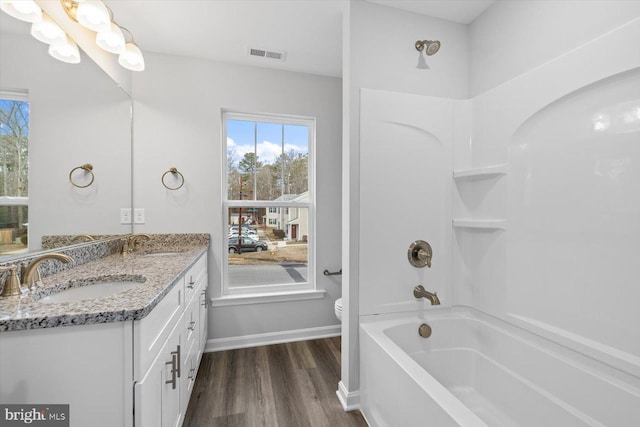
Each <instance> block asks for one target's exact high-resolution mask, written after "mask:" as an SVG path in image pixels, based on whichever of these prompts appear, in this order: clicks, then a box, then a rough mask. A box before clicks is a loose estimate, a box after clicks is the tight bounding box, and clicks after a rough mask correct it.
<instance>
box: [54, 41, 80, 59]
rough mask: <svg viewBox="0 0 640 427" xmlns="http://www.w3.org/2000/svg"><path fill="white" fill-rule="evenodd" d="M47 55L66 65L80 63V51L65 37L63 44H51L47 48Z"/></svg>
mask: <svg viewBox="0 0 640 427" xmlns="http://www.w3.org/2000/svg"><path fill="white" fill-rule="evenodd" d="M49 55H51V56H53V57H54V58H56V59H57V60H59V61H62V62H66V63H67V64H77V63H79V62H80V50H79V49H78V45H77V44H76V43H75V42H74V41H73V40H71V39H70V38H69V36H67V37H66V40H65V42H64V43H57V44H52V45H51V46H49Z"/></svg>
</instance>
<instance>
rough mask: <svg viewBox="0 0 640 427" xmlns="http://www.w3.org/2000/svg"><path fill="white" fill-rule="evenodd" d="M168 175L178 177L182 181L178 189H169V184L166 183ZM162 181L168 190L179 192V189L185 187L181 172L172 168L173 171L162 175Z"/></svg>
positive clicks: (170, 170)
mask: <svg viewBox="0 0 640 427" xmlns="http://www.w3.org/2000/svg"><path fill="white" fill-rule="evenodd" d="M168 173H170V174H172V175H177V176H178V177H179V179H180V185H178V186H177V187H169V186H168V185H167V183H166V182H164V178H165V177H166V176H167V174H168ZM161 181H162V185H164V186H165V188H166V189H167V190H177V189H179V188H181V187H182V186H183V185H184V175H182V174H181V173H180V172H178V169H176V168H171V169H169V170H168V171H166V172H165V173H163V174H162V178H161Z"/></svg>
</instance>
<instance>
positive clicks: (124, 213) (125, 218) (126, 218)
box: [120, 208, 131, 224]
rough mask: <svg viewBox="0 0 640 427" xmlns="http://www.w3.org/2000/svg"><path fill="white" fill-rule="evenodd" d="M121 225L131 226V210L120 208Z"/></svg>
mask: <svg viewBox="0 0 640 427" xmlns="http://www.w3.org/2000/svg"><path fill="white" fill-rule="evenodd" d="M120 224H131V208H120Z"/></svg>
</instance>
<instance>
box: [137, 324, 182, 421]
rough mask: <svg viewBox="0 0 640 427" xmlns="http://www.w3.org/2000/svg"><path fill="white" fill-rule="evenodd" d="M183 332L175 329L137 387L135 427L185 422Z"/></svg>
mask: <svg viewBox="0 0 640 427" xmlns="http://www.w3.org/2000/svg"><path fill="white" fill-rule="evenodd" d="M181 323H182V322H180V324H181ZM181 332H182V331H181V330H180V328H176V329H174V331H173V333H172V334H171V335H170V336H169V338H168V339H167V340H166V341H165V343H164V345H163V346H162V348H161V349H160V351H159V352H158V356H157V357H156V358H155V360H154V361H153V364H152V365H151V367H150V368H149V370H148V371H147V373H146V375H145V376H144V378H143V379H142V381H138V382H137V383H136V385H135V403H134V405H135V409H134V410H135V420H136V423H135V425H136V427H138V426H141V427H176V426H180V423H181V422H182V411H181V408H180V376H182V375H183V374H182V369H181V365H182V361H181V360H180V359H181V357H182V354H181V350H182V348H181V346H180V340H181V336H182V334H181Z"/></svg>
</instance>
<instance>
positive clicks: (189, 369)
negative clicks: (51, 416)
mask: <svg viewBox="0 0 640 427" xmlns="http://www.w3.org/2000/svg"><path fill="white" fill-rule="evenodd" d="M206 289H207V259H206V253H204V254H202V255H201V256H200V257H199V258H198V260H197V261H196V262H195V263H194V264H193V265H192V266H191V267H190V268H189V269H188V270H187V271H186V272H185V273H184V274H183V275H181V278H180V279H179V280H178V282H177V283H175V284H174V286H173V287H172V288H171V290H169V292H168V293H167V294H166V295H165V296H164V297H163V298H162V299H161V300H160V301H159V302H158V304H157V305H156V306H155V307H154V308H153V309H152V310H151V311H150V312H149V314H147V315H146V316H145V317H144V318H142V319H140V320H135V321H122V322H109V323H97V324H89V325H77V326H66V327H53V328H42V329H30V330H19V331H12V332H0V402H2V403H15V404H47V403H51V404H69V405H70V417H69V418H70V426H71V427H85V426H92V427H114V426H118V427H119V426H123V427H168V426H171V427H179V426H181V425H182V422H183V420H184V415H185V412H186V409H187V405H188V403H189V397H190V395H191V391H192V390H193V384H194V382H195V377H196V374H197V371H198V365H199V363H200V360H201V357H202V351H203V350H204V346H205V344H206V333H207V332H206V331H207V307H206V306H204V305H202V304H203V303H204V302H206V298H205V295H204V294H205V292H206Z"/></svg>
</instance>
